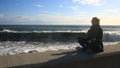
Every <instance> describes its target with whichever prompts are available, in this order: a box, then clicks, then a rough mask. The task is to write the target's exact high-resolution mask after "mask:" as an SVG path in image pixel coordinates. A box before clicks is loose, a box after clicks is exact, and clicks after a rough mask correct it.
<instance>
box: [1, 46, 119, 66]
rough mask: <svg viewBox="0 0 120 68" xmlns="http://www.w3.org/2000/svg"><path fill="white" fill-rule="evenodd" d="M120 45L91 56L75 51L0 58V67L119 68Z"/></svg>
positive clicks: (90, 54) (108, 47)
mask: <svg viewBox="0 0 120 68" xmlns="http://www.w3.org/2000/svg"><path fill="white" fill-rule="evenodd" d="M119 57H120V44H117V45H110V46H109V45H108V46H105V47H104V52H101V53H97V54H92V53H87V54H86V53H84V52H81V51H78V50H76V49H72V50H59V51H48V52H41V53H29V54H19V55H11V56H9V55H8V56H0V67H14V68H26V67H27V68H35V67H38V68H79V67H81V68H120V58H119Z"/></svg>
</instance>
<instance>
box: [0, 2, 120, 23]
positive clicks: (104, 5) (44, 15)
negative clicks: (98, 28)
mask: <svg viewBox="0 0 120 68" xmlns="http://www.w3.org/2000/svg"><path fill="white" fill-rule="evenodd" d="M119 3H120V0H0V24H35V25H37V24H38V25H46V24H51V25H90V20H91V18H92V17H94V16H97V17H99V18H100V19H101V25H120V19H119V18H120V14H119V13H120V8H119V6H120V5H119Z"/></svg>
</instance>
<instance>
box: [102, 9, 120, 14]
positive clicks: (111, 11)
mask: <svg viewBox="0 0 120 68" xmlns="http://www.w3.org/2000/svg"><path fill="white" fill-rule="evenodd" d="M104 11H105V12H108V13H119V12H120V10H119V9H109V10H104Z"/></svg>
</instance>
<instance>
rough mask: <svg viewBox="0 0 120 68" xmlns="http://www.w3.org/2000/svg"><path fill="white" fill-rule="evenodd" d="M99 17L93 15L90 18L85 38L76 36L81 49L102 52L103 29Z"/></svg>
mask: <svg viewBox="0 0 120 68" xmlns="http://www.w3.org/2000/svg"><path fill="white" fill-rule="evenodd" d="M99 22H100V19H99V18H97V17H93V18H92V20H91V23H92V26H91V28H90V29H89V30H88V32H87V38H86V39H82V38H78V42H79V44H80V45H81V46H82V50H83V51H85V52H88V51H92V52H102V51H103V43H102V37H103V31H102V28H101V27H100V24H99Z"/></svg>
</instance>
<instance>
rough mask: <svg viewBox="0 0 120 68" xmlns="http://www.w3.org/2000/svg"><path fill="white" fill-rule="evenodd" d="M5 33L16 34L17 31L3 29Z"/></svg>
mask: <svg viewBox="0 0 120 68" xmlns="http://www.w3.org/2000/svg"><path fill="white" fill-rule="evenodd" d="M3 32H8V33H9V32H13V33H16V32H17V31H14V30H9V29H3Z"/></svg>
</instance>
